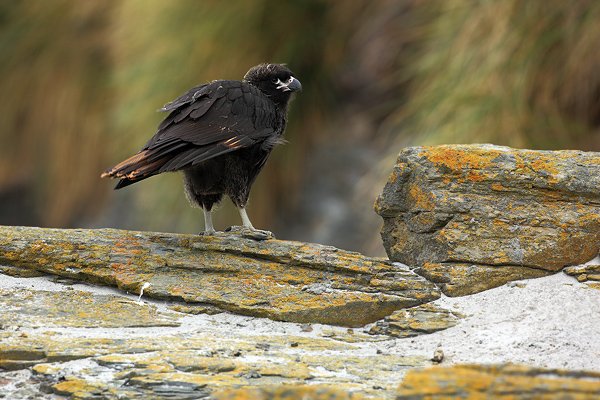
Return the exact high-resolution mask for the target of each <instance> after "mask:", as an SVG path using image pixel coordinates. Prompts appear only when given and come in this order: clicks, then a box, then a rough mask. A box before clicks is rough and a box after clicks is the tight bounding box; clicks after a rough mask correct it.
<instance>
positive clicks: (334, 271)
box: [0, 227, 440, 327]
mask: <svg viewBox="0 0 600 400" xmlns="http://www.w3.org/2000/svg"><path fill="white" fill-rule="evenodd" d="M0 265H1V266H3V267H0V268H1V270H2V271H4V272H5V273H9V274H13V275H23V272H26V275H31V272H32V271H33V272H35V273H47V274H53V275H58V276H61V277H67V278H73V279H75V280H78V281H86V282H93V283H101V284H104V285H111V286H115V287H117V288H119V289H121V290H125V291H129V292H133V293H139V292H140V290H141V288H142V287H143V286H144V285H145V284H146V286H147V287H146V289H145V291H144V296H147V297H150V298H157V299H168V300H172V301H182V302H186V303H189V304H192V305H197V306H201V307H210V308H211V309H212V310H214V309H216V310H221V311H230V312H234V313H239V314H243V315H249V316H256V317H267V318H271V319H274V320H281V321H293V322H306V323H324V324H332V325H343V326H350V327H357V326H362V325H365V324H367V323H370V322H374V321H377V320H379V319H381V318H383V317H385V316H386V315H389V314H391V313H392V312H394V311H395V310H398V309H401V308H404V307H411V306H415V305H418V304H422V303H426V302H429V301H432V300H435V299H436V298H438V297H439V295H440V294H439V290H438V289H437V288H436V287H435V285H434V284H433V283H431V282H428V281H427V280H425V279H423V278H422V277H420V276H419V275H417V274H415V273H414V272H412V271H410V270H409V269H408V268H406V267H403V266H400V265H398V264H392V263H390V262H387V261H384V260H380V259H373V258H368V257H364V256H362V255H360V254H358V253H353V252H348V251H343V250H339V249H336V248H333V247H329V246H322V245H318V244H311V243H302V242H290V241H282V240H255V239H252V238H248V237H246V236H244V233H243V232H239V233H224V234H219V235H216V236H208V237H204V236H199V235H178V234H167V233H147V232H130V231H120V230H113V229H98V230H83V229H75V230H66V229H41V228H29V227H0ZM147 284H149V286H148V285H147Z"/></svg>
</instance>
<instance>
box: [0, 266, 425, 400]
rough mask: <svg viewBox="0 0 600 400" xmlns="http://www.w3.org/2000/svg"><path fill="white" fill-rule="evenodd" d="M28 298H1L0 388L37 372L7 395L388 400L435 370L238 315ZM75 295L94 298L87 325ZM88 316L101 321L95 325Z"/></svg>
mask: <svg viewBox="0 0 600 400" xmlns="http://www.w3.org/2000/svg"><path fill="white" fill-rule="evenodd" d="M0 277H1V276H0ZM26 292H27V291H26V290H23V289H19V290H17V289H10V290H5V291H4V292H3V293H4V294H7V293H10V294H11V295H12V297H14V301H13V300H9V296H8V295H5V296H0V316H1V317H2V318H3V319H2V329H1V330H0V382H1V381H2V379H6V384H11V383H12V382H14V381H15V380H17V378H18V376H16V377H15V376H14V375H9V374H11V372H3V369H4V370H23V369H25V368H30V370H31V371H32V375H31V376H30V378H23V377H21V378H20V380H19V382H18V383H15V384H13V385H12V386H13V387H12V389H11V391H10V392H9V393H11V396H15V395H17V394H23V393H24V392H25V389H20V388H25V387H28V389H27V392H28V393H29V394H28V396H30V397H31V398H41V397H43V396H44V395H43V393H44V391H45V392H51V393H53V394H56V395H62V396H67V397H69V398H76V399H97V398H105V399H122V398H132V399H133V398H169V399H197V398H205V397H207V396H213V394H216V393H217V392H219V393H221V394H219V396H221V397H217V398H262V397H253V396H263V397H264V398H278V397H277V396H280V398H282V399H283V398H290V399H294V398H298V399H301V398H303V397H302V396H305V395H306V396H308V395H314V396H318V397H314V398H340V399H347V398H348V399H350V398H351V399H355V398H362V397H361V396H365V397H366V398H391V397H392V396H393V393H394V389H395V386H397V382H398V381H399V380H400V379H401V377H402V375H403V374H404V372H405V371H406V370H407V369H408V368H412V367H415V366H425V365H430V364H431V363H430V362H429V361H428V359H427V358H426V357H421V356H403V355H401V354H378V353H376V352H375V351H373V350H371V351H369V352H365V350H364V349H363V347H364V344H363V343H356V344H352V343H345V342H341V341H338V340H336V339H334V338H331V337H329V336H328V335H327V334H322V335H321V334H320V335H317V334H315V333H314V332H312V333H306V332H305V333H304V336H302V335H300V333H301V332H302V331H301V330H300V329H298V330H297V333H286V331H285V330H284V331H282V332H277V331H268V332H266V331H264V330H263V331H260V330H256V329H254V328H253V327H252V323H253V322H252V320H251V319H250V318H245V319H244V317H239V316H232V315H229V316H227V315H225V314H221V315H220V316H208V315H192V316H190V315H185V316H184V315H183V314H181V313H175V312H173V311H169V310H168V309H167V307H166V306H165V305H163V306H161V307H157V306H154V305H150V304H144V303H138V302H136V301H132V300H130V299H128V298H125V297H120V296H114V295H98V294H94V295H91V294H89V293H83V292H79V291H78V290H68V291H65V292H47V291H34V292H33V294H32V295H26V294H25V293H26ZM71 296H72V299H74V300H81V299H83V300H87V299H93V301H90V302H89V304H86V305H84V306H83V307H82V309H83V310H85V313H84V314H82V315H81V316H82V319H81V320H80V319H79V315H78V312H77V311H78V310H79V308H77V307H74V305H75V303H76V301H72V300H71V299H69V297H71ZM61 302H62V303H63V304H57V303H61ZM19 303H20V305H18V304H19ZM17 305H18V306H17ZM94 305H95V307H97V310H93V307H94ZM144 308H146V310H144ZM88 313H89V315H97V316H98V321H97V323H96V324H95V323H94V322H93V320H92V319H91V318H90V317H89V315H88ZM110 313H114V314H115V317H113V316H111V315H109V314H110ZM152 314H153V315H155V325H154V326H153V325H152V319H148V316H149V315H152ZM35 316H39V320H36V318H35ZM119 317H120V318H119ZM102 318H106V319H107V321H105V322H103V321H102V320H101V319H102ZM217 318H221V319H220V323H218V324H216V323H215V322H216V321H218V319H217ZM227 318H229V319H233V321H232V322H231V323H228V322H227ZM119 321H120V323H119ZM165 321H166V322H167V323H165ZM262 323H263V324H265V323H267V322H262ZM268 323H270V324H277V323H275V322H271V321H268ZM245 324H248V325H250V326H249V327H248V328H244V325H245ZM278 324H279V329H282V328H283V329H291V330H292V332H293V331H294V330H295V329H296V324H283V323H278ZM328 329H329V330H338V331H340V332H343V331H347V329H346V328H339V327H329V328H328ZM307 384H310V385H311V387H306V385H307ZM314 384H316V386H314V387H313V385H314ZM282 385H283V386H282ZM332 387H336V388H337V389H335V390H334V389H332ZM44 388H46V389H44ZM241 388H249V391H244V390H241ZM237 389H240V391H235V390H237ZM232 390H233V391H232ZM353 393H357V394H353ZM0 394H1V393H0ZM359 394H360V396H359ZM234 395H235V396H241V397H231V396H234ZM326 395H327V396H330V397H324V396H326ZM298 396H299V397H298ZM331 396H333V397H331ZM335 396H337V397H335ZM340 396H341V397H340Z"/></svg>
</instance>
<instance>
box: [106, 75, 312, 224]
mask: <svg viewBox="0 0 600 400" xmlns="http://www.w3.org/2000/svg"><path fill="white" fill-rule="evenodd" d="M301 89H302V85H301V84H300V81H298V79H296V78H295V77H294V74H293V73H292V71H290V70H289V69H288V68H287V67H286V66H285V65H282V64H261V65H257V66H255V67H252V68H250V70H249V71H248V72H247V73H246V75H245V76H244V79H243V80H242V81H227V80H218V81H213V82H210V83H206V84H204V85H200V86H197V87H194V88H192V89H190V90H189V91H188V92H186V93H185V94H183V95H182V96H180V97H179V98H177V99H175V100H173V101H172V102H170V103H168V104H166V105H165V106H164V107H163V108H162V109H161V110H160V111H168V112H169V115H168V116H167V118H165V119H164V120H163V121H162V122H161V124H160V125H159V127H158V131H157V132H156V134H155V135H154V136H153V137H152V138H151V139H150V140H149V141H148V143H146V145H145V146H144V147H143V148H142V150H140V151H139V152H138V153H137V154H136V155H134V156H132V157H130V158H128V159H127V160H125V161H123V162H121V163H119V164H117V165H116V166H114V167H113V168H110V169H108V170H107V171H105V172H104V173H103V174H102V177H107V176H108V177H111V178H119V179H120V180H119V183H118V184H117V186H116V187H115V189H120V188H123V187H125V186H128V185H131V184H133V183H136V182H139V181H141V180H143V179H146V178H149V177H151V176H154V175H157V174H160V173H163V172H172V171H183V174H184V184H185V192H186V194H187V197H188V199H189V200H190V202H191V203H192V205H197V206H199V207H201V208H202V209H203V210H204V223H205V224H204V227H205V230H204V232H205V234H212V233H214V232H215V229H214V227H213V223H212V215H211V210H212V208H213V206H214V205H215V204H217V203H219V202H220V201H221V199H222V197H223V195H227V196H229V198H230V199H231V201H233V203H234V204H235V205H236V207H237V208H238V210H239V212H240V216H241V218H242V223H243V225H244V226H245V227H247V228H250V229H252V230H255V229H254V227H253V226H252V223H251V222H250V219H249V218H248V214H247V213H246V204H247V202H248V196H249V194H250V188H251V187H252V184H253V183H254V180H255V179H256V176H257V175H258V173H259V172H260V170H261V169H262V167H263V166H264V165H265V162H266V161H267V158H268V157H269V154H270V153H271V150H272V149H273V147H274V146H275V145H277V144H279V143H282V142H283V139H282V135H283V132H284V130H285V125H286V122H287V109H288V103H289V101H290V98H291V96H292V94H293V93H294V92H297V91H299V90H301Z"/></svg>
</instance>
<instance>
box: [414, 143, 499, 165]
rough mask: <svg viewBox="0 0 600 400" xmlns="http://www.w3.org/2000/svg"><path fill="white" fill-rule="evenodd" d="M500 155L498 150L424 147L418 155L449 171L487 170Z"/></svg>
mask: <svg viewBox="0 0 600 400" xmlns="http://www.w3.org/2000/svg"><path fill="white" fill-rule="evenodd" d="M501 154H502V151H500V150H492V149H486V150H475V149H471V148H464V149H461V148H456V147H450V146H436V147H424V148H423V150H422V151H421V152H420V153H419V156H420V157H424V158H426V159H427V160H429V161H430V162H432V163H433V164H434V165H436V166H437V167H440V166H443V167H446V168H448V169H449V170H451V171H462V170H463V169H465V168H469V169H485V168H488V167H489V166H490V165H491V164H492V161H493V160H494V159H496V158H497V157H498V156H499V155H501Z"/></svg>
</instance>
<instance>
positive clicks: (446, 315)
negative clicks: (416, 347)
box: [369, 304, 461, 337]
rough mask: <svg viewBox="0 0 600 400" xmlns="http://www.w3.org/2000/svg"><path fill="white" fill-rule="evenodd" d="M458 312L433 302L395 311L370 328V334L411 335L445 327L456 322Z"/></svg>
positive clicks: (435, 330)
mask: <svg viewBox="0 0 600 400" xmlns="http://www.w3.org/2000/svg"><path fill="white" fill-rule="evenodd" d="M460 318H461V316H460V314H457V313H453V312H452V311H450V310H446V309H444V308H442V307H439V306H436V305H435V304H422V305H420V306H416V307H411V308H407V309H404V310H398V311H395V312H394V313H393V314H392V315H390V316H387V317H385V318H384V319H383V320H381V321H377V323H376V324H375V325H374V326H373V327H372V328H371V330H370V331H369V333H371V334H385V335H390V336H396V337H412V336H417V335H424V334H428V333H433V332H437V331H441V330H443V329H447V328H450V327H453V326H455V325H456V324H458V321H459V319H460Z"/></svg>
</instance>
